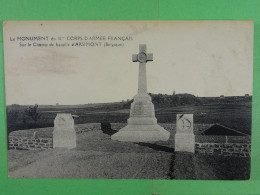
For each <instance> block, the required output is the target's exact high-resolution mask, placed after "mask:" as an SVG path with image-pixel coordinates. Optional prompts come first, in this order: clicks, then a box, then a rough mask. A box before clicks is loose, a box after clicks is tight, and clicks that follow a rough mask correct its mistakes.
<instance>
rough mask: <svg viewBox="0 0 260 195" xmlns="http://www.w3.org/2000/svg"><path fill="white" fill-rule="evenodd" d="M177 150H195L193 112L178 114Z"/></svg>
mask: <svg viewBox="0 0 260 195" xmlns="http://www.w3.org/2000/svg"><path fill="white" fill-rule="evenodd" d="M175 151H182V152H191V153H194V152H195V135H194V132H193V114H177V117H176V134H175Z"/></svg>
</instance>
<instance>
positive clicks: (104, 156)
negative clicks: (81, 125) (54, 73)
mask: <svg viewBox="0 0 260 195" xmlns="http://www.w3.org/2000/svg"><path fill="white" fill-rule="evenodd" d="M158 144H159V143H157V144H148V143H127V142H119V141H113V140H111V138H110V136H109V135H106V134H104V133H102V131H100V130H99V131H88V132H85V133H82V134H77V147H76V148H74V149H71V150H68V149H57V148H56V149H47V150H35V151H34V150H27V151H26V150H8V170H9V177H14V178H110V179H248V178H249V175H250V158H249V157H246V158H241V157H229V156H217V155H216V156H214V155H201V154H190V153H185V152H174V148H173V147H174V145H173V144H172V139H170V140H169V142H167V143H164V145H162V144H159V145H158Z"/></svg>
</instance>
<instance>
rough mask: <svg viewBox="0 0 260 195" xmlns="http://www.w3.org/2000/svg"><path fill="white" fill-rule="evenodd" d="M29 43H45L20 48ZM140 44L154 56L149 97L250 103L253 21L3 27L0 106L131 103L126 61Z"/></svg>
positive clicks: (134, 67)
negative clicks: (1, 100)
mask: <svg viewBox="0 0 260 195" xmlns="http://www.w3.org/2000/svg"><path fill="white" fill-rule="evenodd" d="M33 36H34V37H36V36H37V37H38V36H40V37H46V36H48V40H40V41H38V40H37V39H35V40H33V41H24V39H25V37H33ZM93 36H94V38H97V37H99V38H100V39H102V40H93ZM58 37H62V38H61V39H62V40H58ZM109 37H110V38H109ZM113 37H114V38H113ZM115 37H116V38H117V37H123V38H126V37H128V39H129V40H115ZM51 38H54V39H56V40H54V39H52V40H51ZM85 38H86V39H87V40H85ZM78 39H83V40H78ZM90 39H91V40H90ZM104 39H105V40H104ZM111 39H114V40H111ZM28 43H29V44H31V46H30V47H29V46H28ZM39 43H40V44H47V45H48V46H47V47H40V46H39ZM50 43H53V44H54V46H49V44H50ZM56 43H58V44H65V46H63V47H62V46H56ZM75 43H81V44H87V46H72V44H75ZM91 43H93V44H97V45H98V46H89V44H91ZM106 43H108V44H110V45H111V44H119V45H120V46H118V47H111V46H106V47H104V44H106ZM68 44H70V46H68ZM99 44H100V45H99ZM139 44H146V45H147V52H148V53H153V61H151V62H147V65H146V66H147V67H146V68H147V88H148V92H149V93H162V94H172V93H173V91H175V93H177V94H178V93H190V94H193V95H196V96H200V97H209V96H211V97H212V96H220V95H225V96H236V95H244V94H250V95H252V84H253V22H252V21H9V22H6V23H5V24H4V63H5V88H6V104H7V105H10V104H21V105H32V104H42V105H43V104H44V105H52V104H56V103H59V104H67V105H73V104H87V103H104V102H117V101H122V100H126V99H132V98H133V96H134V95H136V93H137V86H138V85H137V83H138V80H137V79H138V66H139V65H138V62H132V54H137V53H138V52H139ZM24 45H26V46H24ZM33 45H35V46H33Z"/></svg>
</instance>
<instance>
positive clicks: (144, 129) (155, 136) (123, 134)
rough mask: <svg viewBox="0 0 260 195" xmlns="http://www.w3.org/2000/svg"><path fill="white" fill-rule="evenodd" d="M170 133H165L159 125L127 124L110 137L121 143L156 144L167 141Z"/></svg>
mask: <svg viewBox="0 0 260 195" xmlns="http://www.w3.org/2000/svg"><path fill="white" fill-rule="evenodd" d="M169 137H170V132H168V131H166V130H165V129H164V128H162V127H161V126H160V125H157V124H152V125H138V124H128V125H127V126H126V127H124V128H122V129H120V130H119V132H117V133H116V134H114V135H112V137H111V139H112V140H118V141H123V142H156V141H167V140H168V139H169Z"/></svg>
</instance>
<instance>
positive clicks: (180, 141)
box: [175, 133, 205, 153]
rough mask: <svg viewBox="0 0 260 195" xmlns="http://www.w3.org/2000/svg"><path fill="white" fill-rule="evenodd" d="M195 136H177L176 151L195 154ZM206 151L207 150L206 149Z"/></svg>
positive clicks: (182, 134)
mask: <svg viewBox="0 0 260 195" xmlns="http://www.w3.org/2000/svg"><path fill="white" fill-rule="evenodd" d="M194 145H195V136H194V135H193V134H184V133H181V134H175V151H182V152H192V153H194V152H195V147H194ZM204 151H205V149H204Z"/></svg>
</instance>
